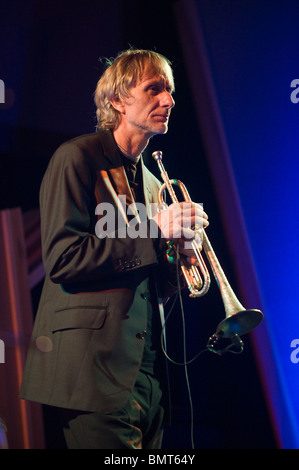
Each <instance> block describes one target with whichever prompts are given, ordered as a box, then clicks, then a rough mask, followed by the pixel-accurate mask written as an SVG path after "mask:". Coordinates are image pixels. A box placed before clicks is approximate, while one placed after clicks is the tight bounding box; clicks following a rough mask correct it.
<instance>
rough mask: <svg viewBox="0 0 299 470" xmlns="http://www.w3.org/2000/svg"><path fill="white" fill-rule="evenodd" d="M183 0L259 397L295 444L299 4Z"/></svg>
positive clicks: (284, 441)
mask: <svg viewBox="0 0 299 470" xmlns="http://www.w3.org/2000/svg"><path fill="white" fill-rule="evenodd" d="M181 4H182V5H183V4H184V5H185V6H187V9H188V8H189V14H190V12H191V11H193V13H194V11H196V12H197V19H196V21H198V24H200V29H201V34H202V38H203V42H204V45H205V51H206V54H207V59H208V65H209V68H210V72H211V77H212V82H213V87H214V92H215V96H216V99H217V106H218V110H219V115H220V118H221V122H222V128H223V131H224V136H225V140H226V144H227V149H228V152H229V156H230V161H231V166H232V170H233V175H234V180H235V184H236V188H237V193H238V197H239V200H240V207H241V212H242V217H243V219H244V223H245V229H246V233H247V237H248V241H249V246H250V252H251V256H252V260H253V264H254V267H255V272H256V275H257V282H258V286H259V290H260V297H261V305H262V307H263V310H264V314H265V320H264V322H263V325H262V326H260V327H259V328H258V329H257V330H256V333H255V334H254V337H255V341H256V353H257V358H258V362H259V365H260V370H261V374H262V376H263V381H264V385H265V390H266V394H267V401H268V404H269V408H270V410H271V413H272V417H273V422H274V426H275V428H276V433H277V437H278V439H279V441H280V446H281V447H283V448H299V398H298V388H299V374H298V372H299V339H298V338H299V307H298V277H299V276H298V272H299V263H298V235H299V229H298V202H299V191H298V175H299V159H298V151H299V130H298V129H299V128H298V124H299V60H298V59H299V50H298V42H299V29H298V13H299V4H298V2H296V1H291V0H286V1H284V2H282V1H269V0H264V1H263V2H260V1H257V0H251V1H245V2H238V1H234V0H218V1H217V2H210V1H209V0H200V1H195V2H181ZM215 5H217V8H215ZM192 8H193V10H192ZM189 21H190V17H189ZM192 21H193V22H194V21H195V20H194V17H193V20H192ZM223 196H224V197H225V195H223ZM233 242H234V241H233V240H232V243H233ZM251 307H254V306H253V305H251Z"/></svg>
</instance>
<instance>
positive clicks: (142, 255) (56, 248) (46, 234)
mask: <svg viewBox="0 0 299 470" xmlns="http://www.w3.org/2000/svg"><path fill="white" fill-rule="evenodd" d="M95 181H96V175H95V174H94V169H93V167H92V165H91V163H90V162H89V158H88V155H87V154H86V152H84V151H83V150H82V149H81V148H79V147H78V146H77V145H75V144H73V143H66V144H63V145H62V146H61V147H60V148H59V149H58V150H57V151H56V152H55V154H54V155H53V157H52V159H51V161H50V164H49V166H48V169H47V171H46V174H45V176H44V179H43V182H42V185H41V191H40V211H41V232H42V247H43V262H44V266H45V270H46V272H47V274H48V275H49V277H50V279H51V280H52V281H53V282H55V283H63V284H65V283H72V282H85V281H90V280H92V281H97V280H101V279H103V278H107V277H108V278H109V277H110V276H115V274H117V273H123V272H124V270H134V269H137V268H140V267H147V266H150V265H153V264H157V257H156V252H155V249H154V244H153V240H152V239H151V238H150V237H146V238H139V237H137V238H130V237H128V235H126V236H125V237H123V236H122V238H119V237H117V236H115V237H113V238H112V237H105V238H103V239H100V238H98V237H97V236H96V234H95V226H94V225H95V221H96V218H95V215H94V214H95V209H96V204H98V203H99V202H101V201H96V198H95V197H94V186H95ZM142 223H145V224H146V222H142Z"/></svg>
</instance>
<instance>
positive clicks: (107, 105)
mask: <svg viewBox="0 0 299 470" xmlns="http://www.w3.org/2000/svg"><path fill="white" fill-rule="evenodd" d="M106 63H107V65H108V67H107V68H106V70H105V72H104V73H103V75H102V76H101V78H100V80H99V81H98V83H97V87H96V90H95V93H94V101H95V104H96V107H97V111H96V116H97V121H98V124H97V127H98V128H101V129H106V130H108V129H116V128H117V127H118V125H119V123H120V113H119V111H117V110H116V109H115V108H114V107H113V105H112V103H111V101H112V100H114V99H118V98H119V99H124V98H128V97H129V96H130V89H131V88H132V87H134V86H136V84H137V83H138V81H139V80H140V79H141V77H142V75H143V73H144V70H145V68H148V69H149V70H150V72H151V73H152V74H153V76H154V75H160V76H161V75H162V76H163V77H165V78H166V80H168V82H169V84H170V86H171V88H172V89H174V79H173V73H172V68H171V63H170V61H169V60H168V59H167V58H166V57H164V56H163V55H161V54H158V53H157V52H154V51H148V50H143V49H129V50H127V51H124V52H121V53H120V54H119V55H118V56H117V57H116V58H115V59H114V60H111V59H110V60H106Z"/></svg>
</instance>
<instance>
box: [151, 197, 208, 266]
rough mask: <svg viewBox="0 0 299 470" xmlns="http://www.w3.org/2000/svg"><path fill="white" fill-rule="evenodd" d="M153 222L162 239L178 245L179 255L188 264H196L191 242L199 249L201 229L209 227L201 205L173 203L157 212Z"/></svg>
mask: <svg viewBox="0 0 299 470" xmlns="http://www.w3.org/2000/svg"><path fill="white" fill-rule="evenodd" d="M153 220H154V221H155V222H156V223H157V225H158V226H159V229H160V231H161V235H162V237H163V238H165V239H166V240H171V241H173V242H174V243H175V244H176V245H178V246H179V252H180V254H181V255H183V256H186V258H187V262H188V263H189V264H197V260H196V257H195V255H194V251H193V249H192V248H191V241H193V240H194V241H195V242H196V244H197V247H198V248H199V249H201V243H202V238H201V233H202V229H203V228H206V227H207V226H208V225H209V222H208V216H207V214H206V213H205V212H204V210H203V207H202V205H200V204H196V203H193V202H179V203H173V204H171V205H170V206H169V207H168V208H167V209H165V210H162V211H160V212H158V213H157V214H156V215H155V216H154V217H153Z"/></svg>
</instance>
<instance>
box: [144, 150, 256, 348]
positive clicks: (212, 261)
mask: <svg viewBox="0 0 299 470" xmlns="http://www.w3.org/2000/svg"><path fill="white" fill-rule="evenodd" d="M162 155H163V154H162V152H161V151H160V150H158V151H156V152H154V153H153V154H152V157H153V158H154V159H155V161H156V162H157V164H158V167H159V170H160V174H161V178H162V180H163V184H162V186H161V188H160V190H159V194H158V201H159V206H158V210H159V208H160V210H161V209H162V208H166V207H167V205H166V203H165V198H164V193H165V191H166V190H168V193H169V196H170V199H171V200H172V202H173V203H177V202H179V201H178V198H177V195H176V192H175V190H174V188H173V186H178V187H179V190H180V191H181V193H182V196H183V198H184V200H185V201H186V202H192V201H191V198H190V196H189V193H188V191H187V188H186V186H185V185H184V184H183V183H182V182H181V181H179V180H176V179H169V177H168V174H167V172H166V170H165V168H164V165H163V163H162ZM201 235H202V249H203V252H204V253H205V255H206V258H207V260H208V262H209V265H210V268H211V270H212V273H213V275H214V278H215V280H216V283H217V285H218V288H219V290H220V294H221V298H222V301H223V305H224V310H225V318H224V320H222V321H221V322H220V323H219V324H218V326H217V328H216V332H215V333H214V334H213V335H212V336H211V337H210V338H209V340H208V343H207V349H208V350H209V351H211V352H214V353H217V354H220V355H221V354H223V352H226V351H228V350H231V351H232V352H236V353H239V352H242V351H243V347H244V344H243V341H242V340H241V338H240V336H242V335H245V334H247V333H249V332H250V331H252V330H253V329H254V328H256V327H257V326H258V325H259V324H260V323H261V321H262V320H263V313H262V312H261V311H260V310H257V309H250V310H246V309H245V308H244V307H243V305H242V304H241V303H240V301H239V300H238V299H237V297H236V295H235V293H234V291H233V289H232V288H231V286H230V284H229V282H228V280H227V277H226V275H225V274H224V271H223V269H222V267H221V265H220V263H219V261H218V259H217V256H216V254H215V252H214V250H213V248H212V245H211V243H210V241H209V239H208V236H207V234H206V232H205V230H204V229H202V230H201ZM191 247H192V250H193V252H194V255H195V257H196V259H197V261H198V266H195V265H192V266H191V265H188V264H187V262H186V261H185V260H184V259H183V258H180V264H181V270H182V273H183V275H184V278H185V280H186V284H187V287H188V290H189V296H190V297H192V298H198V297H202V296H203V295H205V294H206V293H207V292H208V290H209V288H210V284H211V279H210V274H209V270H208V268H207V266H206V263H205V261H204V259H203V256H202V253H201V249H199V248H198V245H197V243H196V240H195V239H193V240H192V242H191ZM225 338H226V339H229V340H230V343H229V345H228V346H226V347H224V348H219V346H218V344H219V341H220V340H221V339H225Z"/></svg>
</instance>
